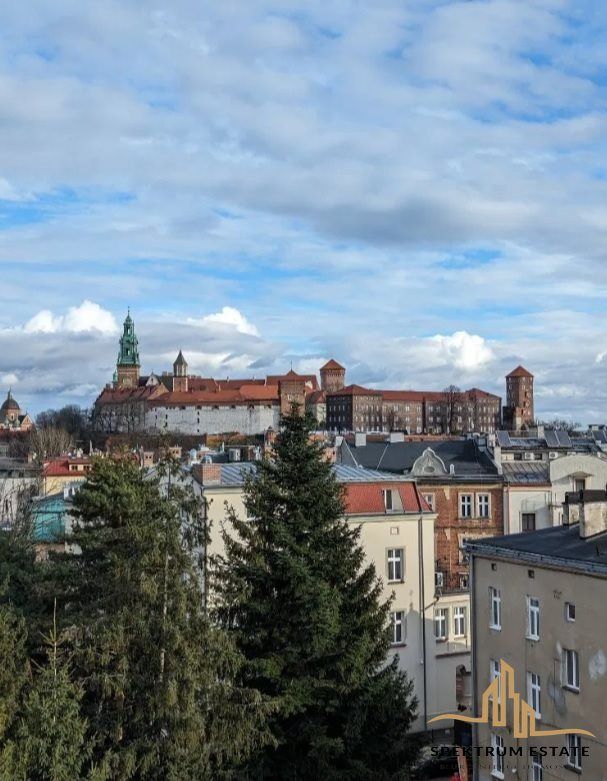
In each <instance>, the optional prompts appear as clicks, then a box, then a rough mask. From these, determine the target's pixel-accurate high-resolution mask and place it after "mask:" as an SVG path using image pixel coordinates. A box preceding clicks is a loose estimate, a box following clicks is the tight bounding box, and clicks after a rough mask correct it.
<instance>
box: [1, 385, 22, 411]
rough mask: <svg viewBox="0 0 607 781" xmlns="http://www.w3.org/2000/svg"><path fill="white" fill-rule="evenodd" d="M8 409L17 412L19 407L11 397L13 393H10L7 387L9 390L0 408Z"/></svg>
mask: <svg viewBox="0 0 607 781" xmlns="http://www.w3.org/2000/svg"><path fill="white" fill-rule="evenodd" d="M9 409H12V410H15V411H17V412H18V411H19V410H20V409H21V408H20V407H19V404H18V403H17V402H16V401H15V399H14V398H13V394H12V391H11V389H10V388H9V391H8V393H7V395H6V399H5V401H4V403H3V404H2V406H1V407H0V410H9Z"/></svg>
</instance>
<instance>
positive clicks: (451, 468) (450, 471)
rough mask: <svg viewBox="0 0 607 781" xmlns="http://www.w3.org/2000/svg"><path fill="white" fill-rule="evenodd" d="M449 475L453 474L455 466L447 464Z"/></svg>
mask: <svg viewBox="0 0 607 781" xmlns="http://www.w3.org/2000/svg"><path fill="white" fill-rule="evenodd" d="M449 474H450V475H454V474H455V464H449Z"/></svg>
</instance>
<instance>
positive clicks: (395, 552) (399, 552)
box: [386, 548, 405, 583]
mask: <svg viewBox="0 0 607 781" xmlns="http://www.w3.org/2000/svg"><path fill="white" fill-rule="evenodd" d="M386 558H387V567H388V583H402V582H403V581H404V579H405V549H404V548H388V550H387V553H386ZM399 570H400V574H398V573H399Z"/></svg>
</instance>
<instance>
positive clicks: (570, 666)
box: [563, 648, 580, 693]
mask: <svg viewBox="0 0 607 781" xmlns="http://www.w3.org/2000/svg"><path fill="white" fill-rule="evenodd" d="M570 662H571V663H570ZM570 674H571V675H570ZM563 688H564V689H568V690H569V691H572V692H576V693H579V691H580V655H579V653H578V652H577V651H575V650H574V649H573V648H563Z"/></svg>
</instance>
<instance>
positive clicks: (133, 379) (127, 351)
mask: <svg viewBox="0 0 607 781" xmlns="http://www.w3.org/2000/svg"><path fill="white" fill-rule="evenodd" d="M139 367H140V363H139V345H138V342H137V337H136V336H135V323H134V322H133V320H132V318H131V312H130V310H129V312H128V313H127V316H126V320H125V321H124V325H123V331H122V336H121V337H120V349H119V351H118V361H117V362H116V383H115V385H116V388H136V387H137V385H138V384H139Z"/></svg>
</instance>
